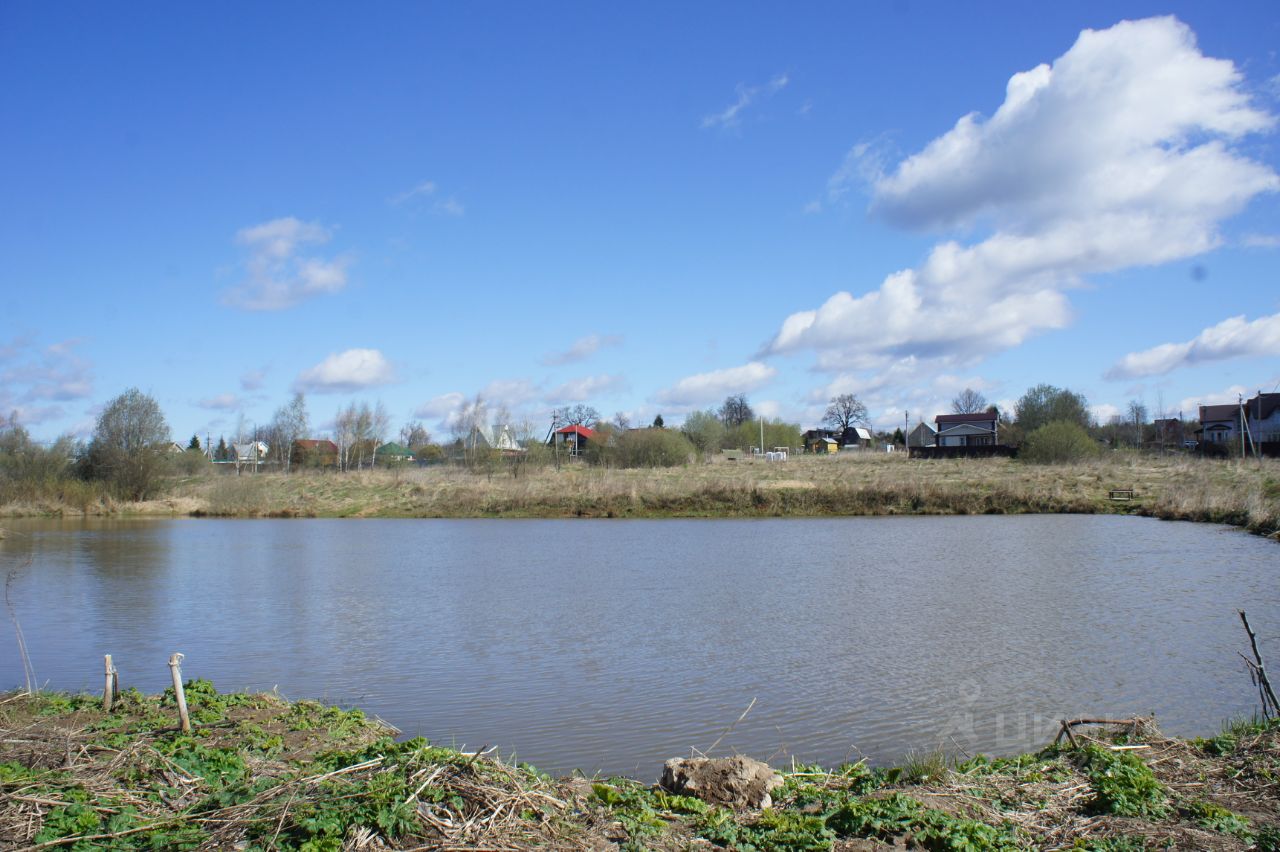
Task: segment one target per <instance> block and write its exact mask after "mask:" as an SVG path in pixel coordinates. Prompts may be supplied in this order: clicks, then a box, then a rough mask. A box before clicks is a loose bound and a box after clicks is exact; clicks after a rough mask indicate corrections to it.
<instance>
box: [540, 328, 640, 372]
mask: <svg viewBox="0 0 1280 852" xmlns="http://www.w3.org/2000/svg"><path fill="white" fill-rule="evenodd" d="M621 345H622V335H620V334H594V333H593V334H588V335H587V336H586V337H579V338H578V339H577V340H575V341H574V342H573V344H572V345H571V346H570V347H569V348H568V349H566V350H564V351H563V352H548V353H547V354H546V355H544V356H542V363H543V364H546V365H547V366H552V367H554V366H559V365H562V364H572V363H575V362H577V361H583V360H586V359H587V358H590V357H591V356H592V355H594V354H596V353H597V352H599V351H600V350H601V349H603V348H605V347H606V346H621Z"/></svg>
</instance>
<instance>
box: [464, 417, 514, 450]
mask: <svg viewBox="0 0 1280 852" xmlns="http://www.w3.org/2000/svg"><path fill="white" fill-rule="evenodd" d="M466 444H467V449H468V450H498V451H500V452H502V453H503V454H511V453H523V452H524V451H525V448H524V447H522V446H520V442H519V441H518V440H517V439H516V430H515V429H514V428H513V427H512V426H510V425H504V424H499V423H494V424H493V425H489V424H485V425H482V426H473V427H471V433H470V434H469V435H468V436H467V438H466Z"/></svg>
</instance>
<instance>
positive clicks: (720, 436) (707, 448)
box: [680, 411, 726, 459]
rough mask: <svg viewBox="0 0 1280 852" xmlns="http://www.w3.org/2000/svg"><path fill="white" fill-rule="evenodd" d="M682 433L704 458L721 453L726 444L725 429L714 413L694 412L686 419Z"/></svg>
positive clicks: (681, 428)
mask: <svg viewBox="0 0 1280 852" xmlns="http://www.w3.org/2000/svg"><path fill="white" fill-rule="evenodd" d="M680 431H681V432H683V433H684V434H685V437H686V438H688V439H689V441H690V442H691V443H692V444H693V445H694V446H695V447H697V448H698V452H699V453H701V454H702V456H703V458H704V459H705V458H706V457H708V456H710V455H711V454H713V453H718V452H720V445H721V444H722V443H723V442H724V437H725V431H726V430H725V428H724V423H722V422H721V421H720V419H719V418H718V417H716V414H715V412H714V411H694V412H692V413H691V414H688V415H686V416H685V418H684V425H683V426H681V427H680Z"/></svg>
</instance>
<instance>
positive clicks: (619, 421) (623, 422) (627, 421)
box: [613, 411, 631, 432]
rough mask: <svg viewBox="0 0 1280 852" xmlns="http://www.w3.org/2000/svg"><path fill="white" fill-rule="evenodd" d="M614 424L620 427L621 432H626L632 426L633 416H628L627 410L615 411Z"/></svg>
mask: <svg viewBox="0 0 1280 852" xmlns="http://www.w3.org/2000/svg"><path fill="white" fill-rule="evenodd" d="M613 425H614V426H617V427H618V431H619V432H625V431H627V430H628V429H630V428H631V418H630V417H628V416H627V413H626V412H625V411H618V412H615V413H614V415H613Z"/></svg>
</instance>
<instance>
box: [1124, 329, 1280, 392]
mask: <svg viewBox="0 0 1280 852" xmlns="http://www.w3.org/2000/svg"><path fill="white" fill-rule="evenodd" d="M1269 355H1280V314H1272V315H1271V316H1266V317H1259V318H1258V319H1256V320H1253V321H1252V322H1249V321H1247V320H1245V318H1244V317H1243V316H1238V317H1231V318H1229V319H1225V320H1223V321H1222V322H1220V323H1218V324H1217V325H1213V326H1210V327H1208V328H1206V329H1205V330H1204V331H1202V332H1200V333H1199V334H1197V335H1196V336H1195V337H1194V338H1192V339H1191V340H1188V341H1186V342H1185V343H1162V344H1160V345H1159V346H1153V347H1152V348H1150V349H1145V350H1143V351H1142V352H1131V353H1129V354H1128V355H1125V356H1124V357H1123V358H1121V359H1120V360H1119V361H1118V362H1117V363H1116V364H1115V366H1113V367H1112V368H1111V369H1110V370H1108V371H1107V375H1106V377H1107V378H1108V379H1112V380H1116V379H1138V378H1143V377H1145V376H1159V375H1163V374H1164V373H1168V372H1171V371H1173V370H1176V369H1178V368H1180V367H1189V366H1192V365H1193V364H1200V363H1204V362H1206V361H1222V360H1226V359H1228V358H1246V357H1265V356H1269Z"/></svg>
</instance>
